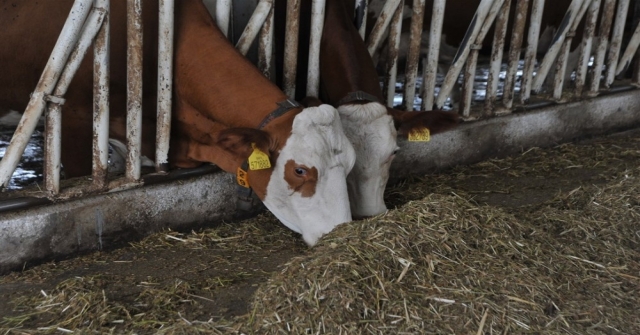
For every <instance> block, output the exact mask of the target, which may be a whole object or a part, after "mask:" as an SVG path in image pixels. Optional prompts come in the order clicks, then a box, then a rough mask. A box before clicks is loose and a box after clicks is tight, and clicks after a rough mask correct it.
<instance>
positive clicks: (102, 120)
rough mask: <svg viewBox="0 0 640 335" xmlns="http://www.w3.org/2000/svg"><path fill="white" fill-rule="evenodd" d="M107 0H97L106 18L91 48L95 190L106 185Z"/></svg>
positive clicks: (107, 132) (107, 136)
mask: <svg viewBox="0 0 640 335" xmlns="http://www.w3.org/2000/svg"><path fill="white" fill-rule="evenodd" d="M110 3H111V1H110V0H97V1H96V6H98V7H102V8H104V10H105V11H106V15H105V17H104V20H103V21H102V26H101V27H100V31H99V32H98V36H97V37H96V41H95V43H94V47H93V155H92V156H93V163H92V179H93V185H94V188H96V189H102V188H104V187H105V186H106V185H107V173H108V169H109V167H108V162H109V77H110V76H109V69H110V67H109V44H110V31H109V29H110V28H109V27H110V23H109V11H110Z"/></svg>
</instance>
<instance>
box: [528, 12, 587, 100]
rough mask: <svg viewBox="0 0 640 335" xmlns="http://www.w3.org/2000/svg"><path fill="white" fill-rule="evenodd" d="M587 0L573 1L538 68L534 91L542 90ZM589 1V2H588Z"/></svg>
mask: <svg viewBox="0 0 640 335" xmlns="http://www.w3.org/2000/svg"><path fill="white" fill-rule="evenodd" d="M584 1H585V0H573V1H572V2H571V5H570V6H569V9H568V10H567V13H566V14H565V16H564V18H563V19H562V24H561V25H560V29H558V31H557V32H556V35H555V36H554V37H553V40H554V42H553V44H552V45H551V46H550V47H549V50H548V51H547V54H546V55H545V56H544V58H543V60H542V63H541V64H540V67H539V68H538V74H537V75H536V77H535V78H534V79H533V90H534V91H536V92H538V91H540V89H541V88H542V84H544V80H545V78H546V77H547V74H548V73H549V70H550V69H551V66H553V64H554V63H555V61H556V57H557V56H558V53H559V52H560V49H561V48H562V43H564V40H565V38H566V36H567V32H569V31H570V30H571V27H572V26H573V22H574V21H576V17H577V16H578V13H579V12H580V8H582V4H583V3H584ZM587 1H588V0H587Z"/></svg>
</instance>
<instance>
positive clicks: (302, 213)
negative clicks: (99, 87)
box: [0, 0, 355, 245]
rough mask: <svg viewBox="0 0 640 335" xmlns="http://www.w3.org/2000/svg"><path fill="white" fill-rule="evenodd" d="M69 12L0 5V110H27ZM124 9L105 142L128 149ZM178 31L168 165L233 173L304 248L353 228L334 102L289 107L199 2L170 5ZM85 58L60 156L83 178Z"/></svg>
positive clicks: (148, 136) (148, 17) (88, 109)
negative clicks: (119, 143)
mask: <svg viewBox="0 0 640 335" xmlns="http://www.w3.org/2000/svg"><path fill="white" fill-rule="evenodd" d="M71 3H72V1H70V0H65V1H55V3H54V2H49V1H37V0H23V1H14V2H11V3H7V2H5V3H3V5H2V8H0V22H2V25H3V27H2V29H1V30H0V41H2V42H1V43H2V48H0V76H1V77H0V106H4V107H6V108H11V109H14V110H22V109H24V106H25V105H26V103H27V100H28V98H29V93H30V91H31V90H32V89H33V88H34V87H35V85H36V82H37V80H38V77H39V75H40V73H41V72H42V69H43V68H44V64H45V62H46V60H47V57H48V54H49V53H50V51H51V49H52V48H53V44H54V42H55V40H56V38H57V34H58V32H59V31H60V30H61V27H62V24H63V23H64V20H65V18H66V16H67V14H68V11H69V8H70V7H71ZM125 4H126V2H125V0H115V1H112V8H111V15H110V18H111V27H112V37H111V41H112V43H111V101H110V103H111V121H110V136H111V137H113V138H114V139H116V140H120V141H124V134H125V128H124V111H125V110H126V108H125V106H126V104H125V100H126V98H125V91H126V89H125V88H126V73H125V71H126V63H125V55H126V52H125V50H126V39H125V35H126V33H125V28H126V16H125V7H126V6H125ZM157 10H158V8H157V2H156V1H146V2H145V3H144V8H143V15H144V16H143V18H144V33H145V41H144V62H145V69H144V74H143V76H144V85H145V88H146V90H145V92H144V106H143V109H144V112H145V121H144V125H143V154H144V155H146V156H148V157H151V158H152V157H153V146H154V145H153V139H154V137H155V136H154V133H155V129H154V125H155V120H154V117H153V115H154V110H155V108H154V107H155V93H154V92H153V91H154V88H155V76H156V75H155V70H154V69H155V67H156V59H155V57H156V56H155V55H154V54H155V53H157V51H156V50H157V47H156V46H157V44H156V42H155V41H154V39H156V38H157V37H156V36H157V13H158V12H157ZM175 22H176V36H175V40H176V48H175V60H174V73H175V82H174V87H175V89H174V92H175V94H174V95H175V96H174V101H175V103H174V110H173V120H174V122H173V125H172V136H171V139H172V140H171V151H170V161H171V163H172V165H173V166H174V167H182V168H187V167H195V166H197V165H200V164H203V163H214V164H216V165H218V166H219V167H221V168H222V169H223V170H225V171H228V172H231V173H238V174H239V175H240V177H243V178H240V179H241V180H243V182H248V183H249V184H250V186H251V188H252V189H253V191H254V192H255V193H256V194H257V196H258V197H259V198H260V199H261V200H262V201H263V202H264V204H265V205H266V207H267V208H268V209H269V210H270V211H271V212H273V213H274V214H275V216H277V217H278V219H279V220H280V221H281V222H282V223H284V224H285V225H286V226H287V227H289V228H290V229H292V230H294V231H296V232H298V233H300V234H302V237H303V239H304V240H305V241H306V242H307V244H309V245H314V244H315V243H316V242H317V240H318V239H319V238H320V237H321V236H322V235H323V234H325V233H327V232H329V231H331V230H332V229H333V228H334V227H335V226H336V225H338V224H340V223H343V222H347V221H350V220H351V211H350V207H349V199H348V193H347V186H346V178H347V175H348V173H349V172H350V171H351V169H352V167H353V165H354V161H355V153H354V149H353V147H352V145H351V144H350V143H349V140H348V139H347V137H346V136H345V134H344V132H343V129H342V125H341V123H340V117H339V115H338V112H337V111H336V109H335V108H334V107H332V106H330V105H321V106H317V107H310V108H304V109H303V108H302V107H300V106H299V105H296V104H294V103H291V102H287V97H286V96H285V94H284V93H283V92H282V91H281V90H280V89H279V88H278V87H277V86H275V85H274V84H273V83H271V82H270V81H269V80H268V79H267V78H265V77H264V76H263V75H262V74H261V73H260V71H259V70H258V69H257V68H255V67H254V66H253V64H251V63H250V62H249V61H247V60H246V59H245V58H244V57H243V56H242V55H241V54H240V53H239V52H238V51H237V50H236V49H235V48H234V47H233V46H232V45H231V44H230V43H229V42H228V41H227V39H226V38H225V37H224V36H223V35H222V33H221V32H220V31H219V30H218V28H217V27H216V25H215V24H214V21H213V20H212V18H211V17H210V16H209V13H208V12H207V10H206V8H205V7H204V5H203V4H202V2H201V1H200V0H180V1H177V2H176V10H175ZM90 58H91V57H90V56H89V57H87V59H85V61H84V62H83V64H82V67H81V69H80V70H79V72H78V73H77V75H76V78H75V79H74V81H73V83H72V85H71V87H70V88H69V94H68V95H67V96H66V98H67V102H66V104H65V106H64V111H63V142H62V143H63V157H62V159H63V164H64V165H65V170H66V171H67V173H68V174H70V175H72V176H74V175H83V174H88V173H89V171H90V163H88V162H90V157H91V151H90V150H91V149H90V148H91V136H92V134H91V119H92V102H91V101H92V89H93V88H92V83H91V80H92V79H91V59H90ZM279 104H280V105H279ZM274 113H275V114H274ZM252 155H256V156H252ZM265 155H266V156H265ZM250 157H254V158H256V157H257V158H256V159H258V162H259V164H257V165H260V166H256V168H260V169H254V170H252V169H251V168H252V166H251V165H252V164H246V165H248V166H247V167H244V170H246V174H247V176H243V172H241V171H240V172H239V169H240V168H243V165H245V164H244V163H245V162H247V161H250V159H251V158H250ZM265 160H266V162H265ZM269 165H270V167H269ZM244 177H247V178H248V180H247V178H244Z"/></svg>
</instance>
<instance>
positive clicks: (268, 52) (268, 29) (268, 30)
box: [258, 7, 274, 79]
mask: <svg viewBox="0 0 640 335" xmlns="http://www.w3.org/2000/svg"><path fill="white" fill-rule="evenodd" d="M273 11H274V10H273V7H271V10H270V11H269V15H268V16H267V20H266V21H265V23H264V25H263V26H262V30H261V31H260V40H259V41H260V43H259V44H258V68H259V69H260V71H262V74H264V76H265V77H267V78H269V79H274V78H273V75H272V69H271V60H272V58H273Z"/></svg>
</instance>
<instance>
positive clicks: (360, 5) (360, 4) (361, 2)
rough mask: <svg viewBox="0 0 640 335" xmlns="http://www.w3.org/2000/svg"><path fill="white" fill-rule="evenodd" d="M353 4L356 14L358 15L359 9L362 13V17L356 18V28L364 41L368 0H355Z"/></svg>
mask: <svg viewBox="0 0 640 335" xmlns="http://www.w3.org/2000/svg"><path fill="white" fill-rule="evenodd" d="M355 6H356V16H358V12H359V11H360V12H361V14H362V17H361V18H360V19H359V20H358V19H356V28H357V29H358V33H359V34H360V37H361V38H362V40H363V41H364V39H365V34H366V32H367V10H368V9H369V0H356V4H355ZM358 25H359V26H358Z"/></svg>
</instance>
